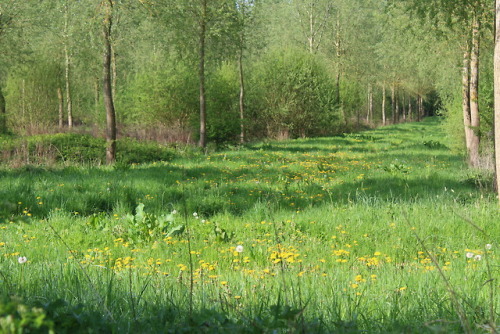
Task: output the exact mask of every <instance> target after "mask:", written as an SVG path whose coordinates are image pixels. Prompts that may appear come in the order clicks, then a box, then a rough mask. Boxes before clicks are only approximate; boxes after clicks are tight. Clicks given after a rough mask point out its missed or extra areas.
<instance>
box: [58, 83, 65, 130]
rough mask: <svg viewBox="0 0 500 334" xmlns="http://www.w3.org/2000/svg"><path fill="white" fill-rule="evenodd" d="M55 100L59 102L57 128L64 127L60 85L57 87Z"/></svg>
mask: <svg viewBox="0 0 500 334" xmlns="http://www.w3.org/2000/svg"><path fill="white" fill-rule="evenodd" d="M57 101H58V102H59V129H62V128H63V127H64V98H63V92H62V88H61V87H57Z"/></svg>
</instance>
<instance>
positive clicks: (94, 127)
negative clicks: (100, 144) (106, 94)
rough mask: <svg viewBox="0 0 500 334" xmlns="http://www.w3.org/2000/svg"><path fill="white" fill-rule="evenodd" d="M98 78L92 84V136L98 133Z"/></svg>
mask: <svg viewBox="0 0 500 334" xmlns="http://www.w3.org/2000/svg"><path fill="white" fill-rule="evenodd" d="M99 89H100V88H99V78H98V77H96V78H95V82H94V117H93V119H94V125H93V131H94V134H97V133H99V125H98V118H99V114H100V110H99V109H100V108H99V104H100V103H99V100H100V94H99Z"/></svg>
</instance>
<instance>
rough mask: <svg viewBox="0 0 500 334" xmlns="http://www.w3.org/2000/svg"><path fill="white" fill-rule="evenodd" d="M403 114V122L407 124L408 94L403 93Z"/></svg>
mask: <svg viewBox="0 0 500 334" xmlns="http://www.w3.org/2000/svg"><path fill="white" fill-rule="evenodd" d="M401 107H402V112H403V114H402V115H403V122H406V94H405V92H403V102H402V104H401Z"/></svg>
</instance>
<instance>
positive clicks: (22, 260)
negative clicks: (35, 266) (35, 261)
mask: <svg viewBox="0 0 500 334" xmlns="http://www.w3.org/2000/svg"><path fill="white" fill-rule="evenodd" d="M27 261H28V259H27V258H26V256H20V257H18V258H17V262H19V263H20V264H23V263H26V262H27Z"/></svg>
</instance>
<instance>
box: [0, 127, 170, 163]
mask: <svg viewBox="0 0 500 334" xmlns="http://www.w3.org/2000/svg"><path fill="white" fill-rule="evenodd" d="M0 143H1V144H2V146H1V150H2V155H3V157H4V161H10V162H11V163H17V164H46V163H60V162H64V163H77V164H81V163H86V164H88V163H90V164H103V163H104V162H105V161H106V141H105V140H104V139H102V138H95V137H93V136H90V135H81V134H74V133H60V134H55V135H38V136H32V137H25V138H18V139H12V140H10V139H8V140H4V141H3V142H0ZM174 157H175V151H174V150H173V149H171V148H168V147H165V146H161V145H159V144H157V143H154V142H139V141H136V140H132V139H128V138H124V139H120V140H118V141H117V162H119V163H125V164H130V163H146V162H154V161H170V160H172V159H173V158H174Z"/></svg>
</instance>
